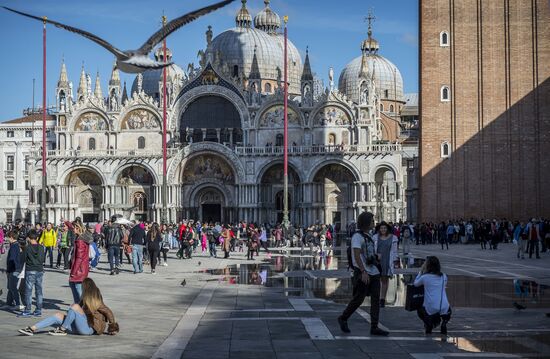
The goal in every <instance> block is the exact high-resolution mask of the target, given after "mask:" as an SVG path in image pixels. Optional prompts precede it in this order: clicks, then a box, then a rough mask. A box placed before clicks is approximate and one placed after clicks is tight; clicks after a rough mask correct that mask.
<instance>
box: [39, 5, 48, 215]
mask: <svg viewBox="0 0 550 359" xmlns="http://www.w3.org/2000/svg"><path fill="white" fill-rule="evenodd" d="M46 20H47V17H46V16H44V18H43V23H44V24H43V29H42V50H43V61H42V66H43V67H42V198H41V201H40V210H41V215H40V221H41V222H42V223H45V222H46V223H47V222H48V213H47V211H46V188H47V173H46V153H47V152H46V149H47V143H46V111H47V110H46Z"/></svg>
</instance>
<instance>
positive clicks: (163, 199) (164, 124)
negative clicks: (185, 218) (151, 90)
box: [161, 15, 167, 223]
mask: <svg viewBox="0 0 550 359" xmlns="http://www.w3.org/2000/svg"><path fill="white" fill-rule="evenodd" d="M165 25H166V16H164V15H163V16H162V27H163V28H164V26H165ZM162 51H163V60H164V63H166V38H165V39H164V40H163V42H162ZM166 162H167V159H166V66H164V67H163V68H162V216H161V222H162V223H166V222H167V218H166V211H167V208H166V189H167V188H166Z"/></svg>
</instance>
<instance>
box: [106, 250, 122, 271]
mask: <svg viewBox="0 0 550 359" xmlns="http://www.w3.org/2000/svg"><path fill="white" fill-rule="evenodd" d="M107 251H108V252H107V257H108V258H109V266H110V267H111V272H112V271H114V270H115V267H118V264H119V262H118V259H119V257H120V247H119V246H116V245H114V246H109V249H107Z"/></svg>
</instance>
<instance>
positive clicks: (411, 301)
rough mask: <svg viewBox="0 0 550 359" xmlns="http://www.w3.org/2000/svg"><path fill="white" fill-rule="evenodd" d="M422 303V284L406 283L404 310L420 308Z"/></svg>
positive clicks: (410, 310)
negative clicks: (417, 285) (418, 285)
mask: <svg viewBox="0 0 550 359" xmlns="http://www.w3.org/2000/svg"><path fill="white" fill-rule="evenodd" d="M423 305H424V286H423V285H422V286H420V287H415V286H414V285H413V284H407V297H406V299H405V310H407V311H409V312H412V311H415V310H418V309H420V308H422V306H423Z"/></svg>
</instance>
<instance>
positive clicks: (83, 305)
mask: <svg viewBox="0 0 550 359" xmlns="http://www.w3.org/2000/svg"><path fill="white" fill-rule="evenodd" d="M50 326H51V327H54V328H55V329H54V330H52V331H49V332H48V334H50V335H67V332H68V331H69V332H70V333H71V334H79V335H92V334H98V335H101V334H103V333H105V331H107V333H108V334H110V335H115V334H117V333H118V330H119V328H118V323H117V322H116V321H115V316H114V315H113V312H112V311H111V310H110V309H109V308H108V307H107V306H106V305H105V304H104V303H103V297H102V296H101V292H100V291H99V288H98V287H97V286H96V285H95V283H94V281H93V280H92V279H90V278H86V279H84V281H83V282H82V298H81V300H80V303H79V304H76V303H75V304H72V305H71V307H70V308H69V311H68V312H67V314H63V313H56V314H55V315H53V316H51V317H48V318H46V319H44V320H41V321H40V322H38V323H36V324H35V325H33V326H31V327H27V328H25V329H19V333H21V334H24V335H29V336H30V335H34V334H35V333H36V332H38V331H40V330H41V329H44V328H46V327H50Z"/></svg>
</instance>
